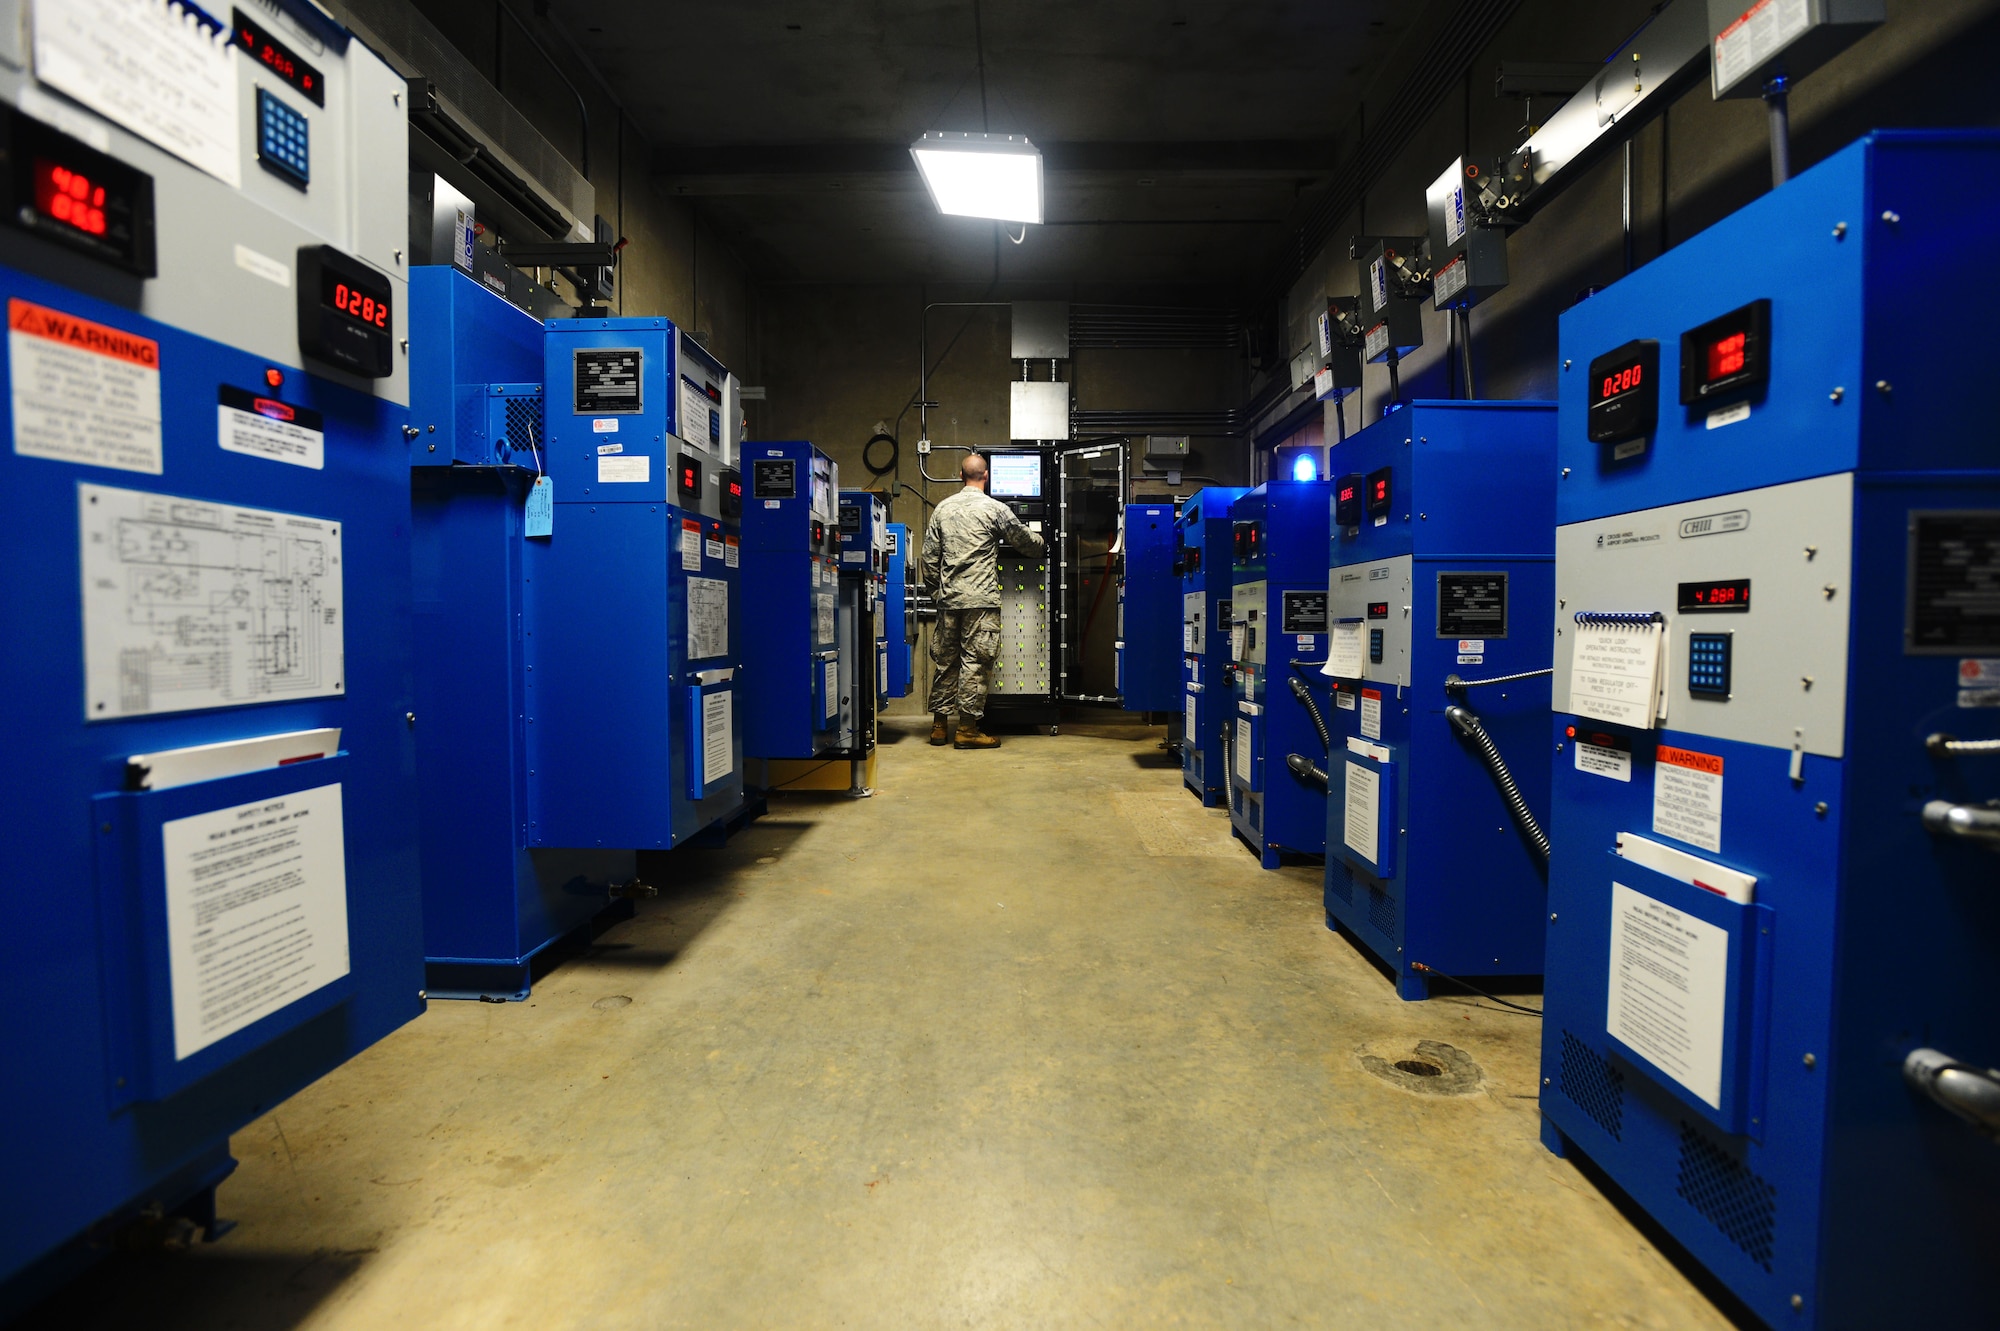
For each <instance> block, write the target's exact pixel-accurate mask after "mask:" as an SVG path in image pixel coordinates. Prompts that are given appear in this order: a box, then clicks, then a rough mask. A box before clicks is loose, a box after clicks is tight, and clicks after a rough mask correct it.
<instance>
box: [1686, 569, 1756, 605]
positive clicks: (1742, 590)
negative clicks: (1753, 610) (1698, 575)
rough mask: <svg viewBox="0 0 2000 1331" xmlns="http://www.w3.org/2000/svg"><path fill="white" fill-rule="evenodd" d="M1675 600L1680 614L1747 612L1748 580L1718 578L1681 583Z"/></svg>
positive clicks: (1748, 600) (1748, 601) (1748, 602)
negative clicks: (1708, 580) (1715, 611)
mask: <svg viewBox="0 0 2000 1331" xmlns="http://www.w3.org/2000/svg"><path fill="white" fill-rule="evenodd" d="M1679 590H1680V595H1679V596H1678V597H1677V598H1676V604H1677V605H1678V607H1679V609H1680V612H1681V613H1682V614H1699V613H1701V612H1702V611H1705V610H1748V609H1749V608H1750V579H1748V578H1718V579H1715V580H1714V581H1711V582H1683V583H1682V584H1680V588H1679Z"/></svg>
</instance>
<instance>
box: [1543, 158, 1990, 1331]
mask: <svg viewBox="0 0 2000 1331" xmlns="http://www.w3.org/2000/svg"><path fill="white" fill-rule="evenodd" d="M1996 215H2000V136H1996V135H1993V134H1991V133H1978V134H1971V133H1965V134H1943V133H1884V134H1876V135H1872V136H1870V137H1867V138H1864V139H1862V140H1860V141H1859V142H1857V143H1855V144H1853V145H1851V146H1850V147H1848V148H1846V149H1845V150H1843V151H1841V152H1839V153H1837V154H1835V155H1834V156H1832V157H1830V158H1828V159H1827V160H1826V161H1824V162H1822V163H1820V164H1819V165H1818V166H1816V167H1814V168H1813V169H1811V170H1810V171H1807V172H1805V173H1803V174H1801V175H1799V176H1797V177H1795V178H1794V179H1793V180H1792V181H1791V182H1790V183H1788V184H1786V185H1783V186H1781V187H1780V188H1778V189H1776V190H1774V191H1773V192H1772V193H1770V194H1769V195H1767V196H1765V197H1764V198H1762V199H1760V200H1758V201H1757V202H1755V203H1753V204H1751V205H1750V206H1748V207H1746V208H1744V209H1743V210H1742V211H1741V212H1739V213H1737V214H1736V215H1734V216H1733V217H1730V218H1729V219H1727V220H1725V221H1723V222H1721V223H1719V224H1717V225H1716V226H1714V227H1712V228H1710V229H1709V230H1708V231H1706V232H1703V233H1702V234H1701V235H1699V236H1696V237H1695V238H1694V239H1692V240H1690V241H1688V242H1687V243H1685V244H1683V245H1681V246H1680V247H1679V248H1678V249H1675V250H1673V251H1672V252H1671V253H1669V254H1666V255H1664V256H1662V257H1661V258H1660V259H1659V260H1657V261H1655V262H1654V263H1652V264H1650V265H1648V266H1646V267H1644V268H1641V269H1640V270H1639V271H1638V272H1636V273H1634V274H1633V275H1631V276H1630V277H1627V278H1626V279H1624V280H1623V281H1621V282H1619V283H1618V284H1617V285H1616V286H1614V287H1612V288H1610V289H1609V290H1608V291H1606V292H1604V293H1603V294H1601V295H1599V296H1596V297H1594V298H1592V299H1590V300H1588V301H1585V302H1584V303H1583V304H1581V305H1579V306H1577V307H1576V308H1574V309H1572V310H1570V311H1569V312H1567V313H1566V314H1565V315H1564V316H1563V319H1562V340H1561V345H1562V357H1563V366H1564V369H1563V371H1562V373H1561V375H1560V376H1559V381H1560V401H1561V414H1560V428H1559V441H1558V449H1559V455H1558V462H1559V464H1560V467H1559V470H1558V472H1557V475H1558V477H1560V479H1559V480H1557V481H1556V489H1557V519H1558V521H1559V523H1560V524H1561V525H1560V526H1559V527H1558V528H1557V531H1556V613H1555V616H1554V624H1553V626H1552V627H1553V630H1554V640H1555V666H1556V675H1555V679H1554V707H1555V718H1554V731H1553V734H1552V735H1551V736H1550V742H1551V748H1552V749H1553V750H1554V751H1555V753H1556V766H1555V773H1554V797H1553V814H1552V818H1551V824H1552V825H1551V828H1550V836H1551V838H1552V839H1553V841H1554V843H1555V855H1554V860H1553V863H1552V866H1551V875H1550V884H1549V907H1548V909H1549V916H1548V919H1549V925H1548V975H1547V1022H1546V1033H1545V1035H1544V1041H1543V1046H1542V1078H1543V1082H1542V1085H1543V1091H1542V1109H1543V1114H1544V1133H1543V1139H1544V1141H1545V1142H1546V1143H1547V1144H1548V1145H1549V1147H1550V1148H1551V1149H1553V1150H1556V1151H1558V1152H1563V1151H1568V1150H1572V1149H1574V1150H1578V1151H1581V1152H1582V1153H1583V1154H1584V1155H1587V1156H1588V1157H1590V1158H1591V1159H1592V1160H1593V1161H1595V1162H1596V1163H1597V1164H1598V1165H1599V1166H1600V1167H1601V1168H1602V1169H1603V1170H1604V1172H1605V1174H1606V1175H1607V1176H1608V1177H1609V1178H1610V1179H1611V1180H1612V1181H1614V1182H1615V1183H1616V1184H1617V1185H1618V1186H1619V1187H1620V1188H1621V1189H1623V1190H1624V1191H1625V1192H1626V1193H1627V1194H1629V1195H1630V1196H1631V1197H1632V1199H1633V1200H1634V1201H1635V1202H1637V1203H1638V1205H1640V1206H1641V1207H1643V1208H1644V1209H1645V1210H1646V1211H1647V1212H1649V1213H1650V1214H1651V1215H1652V1217H1653V1218H1654V1219H1655V1220H1657V1221H1658V1222H1659V1223H1660V1224H1661V1225H1662V1226H1663V1227H1664V1228H1665V1229H1666V1230H1667V1231H1668V1232H1670V1233H1671V1234H1673V1235H1674V1237H1675V1238H1677V1239H1678V1240H1679V1241H1680V1242H1681V1243H1682V1244H1684V1245H1685V1246H1686V1248H1687V1250H1688V1251H1689V1252H1690V1253H1692V1254H1693V1255H1694V1257H1695V1258H1696V1259H1697V1260H1699V1261H1700V1262H1701V1263H1702V1264H1703V1265H1704V1266H1706V1267H1707V1268H1708V1269H1709V1270H1710V1271H1711V1272H1712V1273H1713V1274H1714V1275H1715V1277H1716V1278H1717V1279H1718V1280H1720V1281H1721V1282H1722V1283H1723V1284H1724V1285H1726V1286H1728V1288H1729V1289H1730V1290H1731V1291H1733V1292H1734V1293H1735V1294H1736V1295H1737V1296H1739V1297H1740V1298H1741V1299H1742V1300H1743V1302H1744V1303H1745V1304H1747V1305H1748V1306H1749V1307H1750V1308H1751V1309H1752V1310H1753V1311H1754V1312H1755V1313H1756V1314H1757V1315H1758V1316H1759V1317H1761V1318H1762V1319H1763V1320H1764V1321H1765V1322H1766V1323H1768V1324H1769V1325H1771V1326H1774V1327H1802V1328H1807V1327H1810V1328H1830V1327H1852V1328H1866V1327H1885V1326H1905V1325H1909V1324H1910V1322H1911V1319H1912V1318H1913V1316H1918V1315H1920V1314H1918V1313H1916V1312H1914V1311H1913V1309H1917V1308H1922V1309H1938V1310H1947V1309H1949V1310H1954V1311H1955V1312H1956V1311H1963V1312H1964V1313H1965V1315H1966V1316H1967V1317H1969V1318H1970V1319H1971V1320H1974V1321H1977V1320H1982V1319H1985V1318H1986V1317H1987V1314H1985V1313H1980V1312H1978V1311H1977V1310H1978V1309H1980V1308H1986V1309H1988V1310H1989V1311H1990V1309H1991V1306H1992V1305H1991V1285H1992V1271H1993V1255H1994V1253H1995V1252H1996V1251H2000V1212H1996V1210H1995V1208H1994V1205H1993V1199H1994V1198H1995V1197H1996V1196H2000V1148H1996V1146H1995V1144H1994V1141H1993V1135H1994V1134H1995V1132H1996V1130H2000V1072H1995V1071H1993V1069H1995V1068H1996V1067H2000V990H1996V988H1995V986H1994V983H1993V981H1994V977H1995V976H1996V975H2000V894H1996V892H1995V885H1996V884H2000V857H1996V855H1995V853H1994V852H1995V850H1996V849H2000V803H1996V801H2000V453H1996V451H1995V448H1994V431H1993V416H1992V405H1991V402H1990V399H1989V397H1988V395H1987V392H1986V388H1987V386H1988V383H1989V380H1988V378H1987V376H1988V375H1989V374H1990V372H1991V367H1992V366H1993V365H1994V364H1995V362H1996V359H2000V333H1996V327H1995V325H1994V323H1993V321H1992V320H1991V319H1987V318H1983V317H1975V318H1967V319H1964V320H1953V321H1950V323H1949V326H1948V330H1947V329H1946V328H1944V327H1943V326H1941V325H1940V324H1939V323H1938V317H1937V311H1938V299H1939V296H1938V289H1937V285H1936V274H1938V273H1940V272H1951V273H1952V274H1953V275H1954V280H1955V282H1956V285H1955V287H1954V289H1953V292H1952V301H1953V303H1954V305H1957V306H1962V307H1963V308H1965V309H1967V310H1970V311H1984V310H1990V309H1992V308H1993V307H1994V305H1995V303H1996V301H2000V282H1996V278H1995V275H1994V272H1993V270H1992V268H1991V267H1990V266H1987V265H1981V264H1972V265H1967V264H1965V263H1963V262H1962V259H1963V257H1964V254H1965V243H1966V241H1967V238H1968V237H1973V236H1979V235H1990V234H1991V233H1992V228H1993V218H1994V217H1995V216H1996ZM1930 330H1935V331H1934V332H1931V335H1927V332H1928V331H1930ZM1947 333H1948V335H1947Z"/></svg>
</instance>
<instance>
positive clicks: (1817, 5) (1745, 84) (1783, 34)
mask: <svg viewBox="0 0 2000 1331" xmlns="http://www.w3.org/2000/svg"><path fill="white" fill-rule="evenodd" d="M1887 18H1888V5H1887V3H1886V0H1708V31H1709V33H1710V41H1709V54H1710V56H1711V57H1712V58H1711V60H1710V62H1709V69H1710V82H1709V86H1710V88H1711V89H1712V91H1713V92H1714V93H1715V95H1716V96H1717V97H1719V98H1720V97H1759V96H1762V95H1763V93H1764V89H1765V88H1766V87H1767V86H1768V85H1769V84H1770V83H1771V82H1772V80H1774V79H1802V78H1804V77H1805V76H1806V75H1808V74H1810V73H1812V72H1813V71H1814V70H1815V69H1818V68H1819V67H1820V66H1821V65H1823V64H1825V63H1826V62H1827V61H1829V60H1831V59H1832V58H1833V57H1834V56H1836V55H1839V54H1840V53H1841V52H1842V51H1844V50H1846V49H1847V48H1848V47H1849V46H1851V45H1852V44H1853V43H1855V42H1856V41H1858V40H1860V39H1861V38H1862V37H1865V36H1867V35H1868V33H1870V32H1871V31H1873V30H1874V29H1875V28H1877V27H1879V26H1881V24H1882V22H1883V21H1884V20H1885V19H1887Z"/></svg>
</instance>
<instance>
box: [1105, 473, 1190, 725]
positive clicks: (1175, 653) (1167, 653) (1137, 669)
mask: <svg viewBox="0 0 2000 1331" xmlns="http://www.w3.org/2000/svg"><path fill="white" fill-rule="evenodd" d="M1122 525H1123V537H1124V547H1125V548H1124V555H1123V560H1124V572H1123V574H1122V575H1121V576H1120V578H1119V580H1118V647H1117V652H1118V694H1119V697H1120V698H1121V699H1122V700H1123V704H1124V707H1125V710H1126V711H1128V712H1173V713H1175V714H1176V715H1178V714H1179V713H1180V710H1181V681H1180V674H1181V672H1180V660H1181V649H1180V640H1181V631H1180V630H1181V623H1180V621H1181V580H1180V573H1179V570H1178V567H1177V566H1176V564H1175V557H1176V551H1175V543H1176V537H1177V535H1178V529H1177V528H1176V527H1175V524H1174V506H1173V505H1172V504H1127V505H1126V506H1125V513H1124V519H1123V524H1122ZM1168 729H1169V733H1171V731H1172V729H1173V727H1171V726H1170V727H1169V728H1168Z"/></svg>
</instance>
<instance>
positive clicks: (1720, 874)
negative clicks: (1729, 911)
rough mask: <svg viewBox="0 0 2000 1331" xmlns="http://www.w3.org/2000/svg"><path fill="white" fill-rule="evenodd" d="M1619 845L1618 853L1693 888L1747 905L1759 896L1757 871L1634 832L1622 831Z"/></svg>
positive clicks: (1618, 840)
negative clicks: (1702, 855)
mask: <svg viewBox="0 0 2000 1331" xmlns="http://www.w3.org/2000/svg"><path fill="white" fill-rule="evenodd" d="M1617 845H1618V854H1619V855H1620V856H1622V857H1623V858H1625V859H1628V860H1630V861H1632V862H1633V863H1634V864H1643V865H1645V866H1646V867H1647V868H1648V869H1651V870H1653V871H1654V872H1655V873H1662V874H1665V875H1666V876H1667V877H1669V878H1672V879H1675V880H1677V881H1679V882H1683V883H1686V884H1687V885H1688V886H1690V887H1698V888H1700V889H1701V890H1702V891H1704V892H1713V893H1715V895H1717V896H1719V897H1726V898H1727V899H1729V900H1730V901H1734V902H1736V903H1737V904H1739V905H1744V906H1747V905H1749V904H1750V903H1751V902H1752V901H1755V900H1756V899H1757V878H1756V876H1755V875H1754V874H1747V873H1743V872H1741V871H1739V870H1736V869H1731V868H1728V867H1727V866H1725V865H1721V864H1717V863H1715V862H1714V861H1713V860H1705V859H1702V858H1701V857H1700V856H1698V855H1690V854H1688V853H1687V852H1686V851H1684V850H1676V849H1674V848H1673V847H1672V846H1663V845H1661V844H1660V843H1659V842H1657V841H1653V840H1650V839H1648V838H1646V837H1642V836H1639V835H1637V834H1636V833H1632V832H1620V833H1619V834H1618V837H1617Z"/></svg>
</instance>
